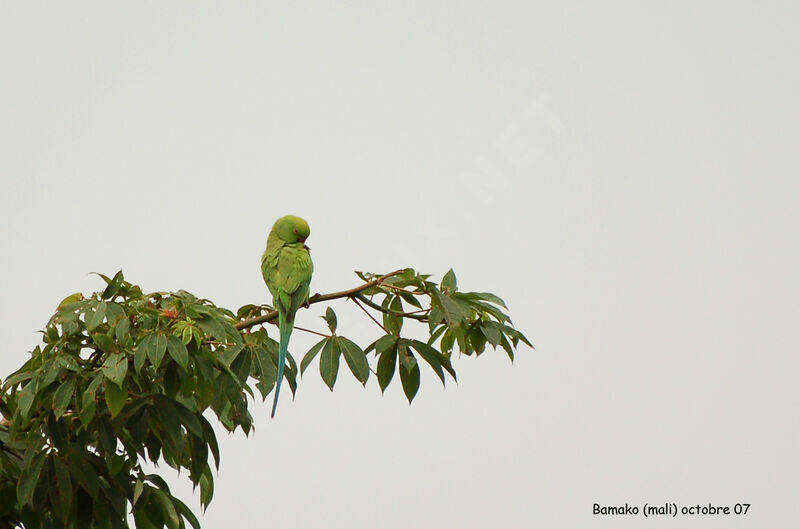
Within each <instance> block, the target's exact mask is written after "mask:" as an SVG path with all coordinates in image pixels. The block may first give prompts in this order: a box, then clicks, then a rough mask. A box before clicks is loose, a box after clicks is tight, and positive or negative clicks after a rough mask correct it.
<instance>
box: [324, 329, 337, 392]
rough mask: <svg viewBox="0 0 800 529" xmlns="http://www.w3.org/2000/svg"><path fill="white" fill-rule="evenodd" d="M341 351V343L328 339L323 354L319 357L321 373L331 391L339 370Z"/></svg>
mask: <svg viewBox="0 0 800 529" xmlns="http://www.w3.org/2000/svg"><path fill="white" fill-rule="evenodd" d="M339 353H340V351H339V344H338V343H337V342H336V340H326V341H325V345H324V346H323V348H322V355H321V356H320V357H319V374H320V375H321V376H322V380H324V381H325V384H327V386H328V387H329V388H330V390H331V391H333V385H334V384H335V383H336V375H337V374H338V372H339Z"/></svg>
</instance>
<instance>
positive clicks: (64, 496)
mask: <svg viewBox="0 0 800 529" xmlns="http://www.w3.org/2000/svg"><path fill="white" fill-rule="evenodd" d="M52 461H53V469H54V470H55V482H56V486H57V488H58V498H57V501H56V506H57V507H58V509H59V512H60V514H61V519H62V520H66V519H67V517H68V516H69V510H70V506H71V505H72V478H71V477H70V475H69V469H68V468H67V466H66V465H65V464H64V462H63V461H61V458H60V457H58V456H55V455H53V456H52Z"/></svg>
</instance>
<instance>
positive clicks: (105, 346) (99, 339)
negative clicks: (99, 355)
mask: <svg viewBox="0 0 800 529" xmlns="http://www.w3.org/2000/svg"><path fill="white" fill-rule="evenodd" d="M91 337H92V341H93V342H94V343H95V344H96V345H97V347H99V348H100V350H101V351H103V352H106V353H111V352H114V350H115V345H114V340H113V339H111V338H110V337H109V336H108V335H107V334H102V333H94V334H92V335H91Z"/></svg>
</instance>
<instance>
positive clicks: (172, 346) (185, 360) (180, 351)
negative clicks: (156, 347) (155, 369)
mask: <svg viewBox="0 0 800 529" xmlns="http://www.w3.org/2000/svg"><path fill="white" fill-rule="evenodd" d="M167 350H168V351H169V355H170V356H171V357H172V359H173V360H175V363H177V364H178V365H179V366H181V367H182V368H183V369H186V368H187V367H188V365H189V351H188V350H187V349H186V346H185V345H183V342H182V341H180V340H179V339H178V337H177V336H169V337H168V338H167Z"/></svg>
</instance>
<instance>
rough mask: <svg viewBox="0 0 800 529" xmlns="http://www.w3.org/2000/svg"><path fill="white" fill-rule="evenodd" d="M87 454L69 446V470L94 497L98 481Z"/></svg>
mask: <svg viewBox="0 0 800 529" xmlns="http://www.w3.org/2000/svg"><path fill="white" fill-rule="evenodd" d="M87 456H88V453H87V452H85V451H83V450H79V449H77V448H74V447H71V448H70V450H69V471H70V474H72V476H73V477H74V478H75V481H77V482H78V484H79V485H80V486H81V487H82V488H83V490H85V491H86V492H88V493H89V495H90V496H91V497H92V498H96V497H97V489H98V487H99V486H100V481H99V480H98V479H97V471H96V470H95V468H94V467H93V466H92V465H91V463H89V461H88V460H87Z"/></svg>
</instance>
